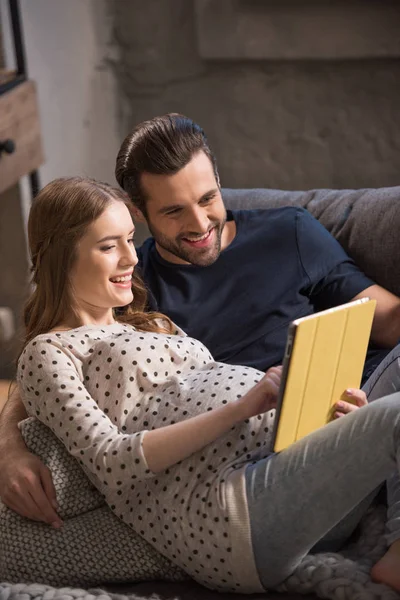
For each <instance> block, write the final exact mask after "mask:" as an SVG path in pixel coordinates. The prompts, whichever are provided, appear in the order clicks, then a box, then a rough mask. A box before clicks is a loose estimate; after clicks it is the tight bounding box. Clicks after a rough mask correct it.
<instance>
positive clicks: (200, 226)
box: [185, 207, 210, 233]
mask: <svg viewBox="0 0 400 600" xmlns="http://www.w3.org/2000/svg"><path fill="white" fill-rule="evenodd" d="M209 224H210V220H209V218H208V215H207V212H206V211H205V210H204V209H203V208H201V207H200V208H196V209H194V210H192V211H191V213H190V215H189V216H188V219H187V221H186V224H185V225H186V229H187V230H188V231H191V232H193V233H206V232H207V231H208V228H209Z"/></svg>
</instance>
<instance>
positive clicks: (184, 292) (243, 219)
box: [138, 207, 374, 371]
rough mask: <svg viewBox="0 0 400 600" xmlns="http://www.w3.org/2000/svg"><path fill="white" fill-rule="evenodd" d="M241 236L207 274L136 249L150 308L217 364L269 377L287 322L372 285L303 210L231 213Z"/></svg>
mask: <svg viewBox="0 0 400 600" xmlns="http://www.w3.org/2000/svg"><path fill="white" fill-rule="evenodd" d="M231 219H234V220H235V222H236V236H235V238H234V239H233V241H232V243H231V244H230V245H229V246H228V247H227V248H226V249H225V250H223V251H222V252H221V254H220V256H219V258H218V259H217V260H216V261H215V263H213V264H212V265H210V266H208V267H199V266H196V265H180V264H173V263H170V262H167V261H166V260H164V259H163V258H162V257H161V256H160V255H159V253H158V252H157V250H156V246H155V241H154V239H153V238H150V239H148V240H146V241H145V242H144V244H143V245H142V246H141V248H139V249H138V257H139V261H140V262H139V270H140V273H141V275H142V277H143V279H144V280H145V282H146V284H147V287H148V289H149V308H150V309H152V310H158V311H160V312H162V313H164V314H166V315H168V316H169V317H170V318H171V319H172V320H173V321H174V322H175V323H177V324H178V325H179V326H180V327H181V328H182V329H183V330H184V331H186V333H187V334H188V335H190V336H191V337H194V338H197V339H199V340H200V341H201V342H203V343H204V344H205V345H206V346H207V348H208V349H209V350H210V352H211V353H212V354H213V356H214V358H215V359H216V360H218V361H222V362H227V363H231V364H240V365H249V366H252V367H255V368H257V369H260V370H262V371H266V370H267V369H268V368H269V367H271V366H273V365H277V364H281V362H282V359H283V354H284V350H285V344H286V335H287V329H288V325H289V323H290V322H291V321H292V320H293V319H297V318H299V317H304V316H306V315H309V314H311V313H313V312H315V311H318V310H323V309H325V308H329V307H331V306H337V305H339V304H343V303H345V302H348V301H349V300H351V299H352V298H354V296H356V295H357V294H359V293H360V292H361V291H363V290H364V289H365V288H367V287H369V286H370V285H373V284H374V282H373V281H371V280H370V279H369V278H368V277H366V276H365V275H364V274H363V273H361V272H360V271H359V269H358V268H357V267H356V266H355V264H354V262H353V261H352V260H351V259H350V258H349V257H348V256H347V254H346V253H345V251H344V250H343V248H342V247H341V246H340V244H339V243H338V242H337V241H336V240H335V239H334V238H333V237H332V236H331V235H330V233H328V231H327V230H326V229H325V228H324V227H323V226H322V225H321V224H320V223H319V222H318V221H317V220H316V219H314V218H313V217H312V216H311V215H310V213H308V212H307V211H306V210H304V209H302V208H294V207H284V208H278V209H268V210H238V211H228V220H231Z"/></svg>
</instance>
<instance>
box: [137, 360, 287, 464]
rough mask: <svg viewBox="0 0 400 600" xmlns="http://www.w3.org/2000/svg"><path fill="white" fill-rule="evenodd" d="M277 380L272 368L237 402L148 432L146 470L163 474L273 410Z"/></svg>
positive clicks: (278, 373)
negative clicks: (238, 426) (243, 423)
mask: <svg viewBox="0 0 400 600" xmlns="http://www.w3.org/2000/svg"><path fill="white" fill-rule="evenodd" d="M280 379H281V367H273V368H272V369H269V370H268V371H267V372H266V374H265V376H264V377H263V378H262V379H261V381H259V383H257V385H255V386H254V388H252V389H251V390H250V391H249V392H248V393H247V394H245V395H244V396H242V398H240V400H237V401H236V402H233V403H231V404H226V405H225V406H221V407H219V408H216V409H214V410H212V411H210V412H206V413H203V414H202V415H198V416H196V417H192V418H191V419H187V420H186V421H182V422H181V423H175V424H174V425H168V426H166V427H161V428H160V429H154V430H153V431H149V432H147V434H146V435H145V436H144V438H143V451H144V455H145V457H146V460H147V464H148V466H149V469H151V471H152V472H153V473H158V472H159V471H163V470H164V469H167V468H168V467H170V466H172V465H174V464H176V463H177V462H179V461H180V460H183V459H185V458H187V457H188V456H190V455H191V454H193V453H194V452H197V451H198V450H201V449H202V448H204V446H207V444H210V443H211V442H214V441H215V440H216V439H217V438H218V437H220V436H221V435H223V434H224V433H226V432H227V431H229V430H230V429H231V428H232V427H234V426H235V425H236V424H237V423H240V422H242V421H244V420H245V419H248V418H250V417H252V416H254V415H258V414H261V413H264V412H266V411H267V410H270V409H272V408H275V406H276V400H277V397H278V391H279V383H280Z"/></svg>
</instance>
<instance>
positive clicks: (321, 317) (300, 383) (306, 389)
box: [273, 298, 376, 452]
mask: <svg viewBox="0 0 400 600" xmlns="http://www.w3.org/2000/svg"><path fill="white" fill-rule="evenodd" d="M375 305H376V300H370V299H369V298H362V299H361V300H355V301H354V302H349V303H348V304H343V305H341V306H337V307H335V308H330V309H328V310H325V311H322V312H319V313H316V314H313V315H310V316H308V317H303V318H301V319H296V320H295V321H293V322H292V323H291V324H290V326H289V330H288V337H287V342H286V349H285V356H284V361H283V371H282V380H281V385H280V391H279V397H278V404H277V410H276V418H275V426H274V433H273V440H274V450H275V451H276V452H279V451H280V450H283V449H285V448H287V447H288V446H290V444H293V442H296V441H297V440H299V439H301V438H302V437H304V436H306V435H308V434H309V433H311V432H312V431H314V430H315V429H318V428H319V427H322V426H323V425H325V424H326V423H327V422H328V421H330V420H331V419H332V417H333V412H334V410H333V406H334V404H335V403H336V402H338V401H339V400H341V399H343V400H346V401H347V402H349V398H348V397H347V396H345V395H344V392H345V390H346V389H347V388H358V387H360V382H361V377H362V372H363V368H364V362H365V357H366V354H367V349H368V342H369V338H370V334H371V327H372V321H373V318H374V311H375Z"/></svg>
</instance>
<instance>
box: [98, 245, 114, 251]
mask: <svg viewBox="0 0 400 600" xmlns="http://www.w3.org/2000/svg"><path fill="white" fill-rule="evenodd" d="M112 248H115V246H101V248H100V250H101V251H102V252H107V250H111V249H112Z"/></svg>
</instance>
